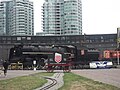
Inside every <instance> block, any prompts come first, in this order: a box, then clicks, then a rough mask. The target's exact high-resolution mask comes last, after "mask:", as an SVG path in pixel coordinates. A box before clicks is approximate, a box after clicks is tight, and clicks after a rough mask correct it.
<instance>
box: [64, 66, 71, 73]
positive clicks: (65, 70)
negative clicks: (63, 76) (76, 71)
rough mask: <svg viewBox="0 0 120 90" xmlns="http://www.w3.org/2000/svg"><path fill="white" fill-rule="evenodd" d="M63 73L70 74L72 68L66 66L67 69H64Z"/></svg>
mask: <svg viewBox="0 0 120 90" xmlns="http://www.w3.org/2000/svg"><path fill="white" fill-rule="evenodd" d="M63 71H64V72H70V71H71V69H70V67H69V66H66V67H65V68H64V69H63Z"/></svg>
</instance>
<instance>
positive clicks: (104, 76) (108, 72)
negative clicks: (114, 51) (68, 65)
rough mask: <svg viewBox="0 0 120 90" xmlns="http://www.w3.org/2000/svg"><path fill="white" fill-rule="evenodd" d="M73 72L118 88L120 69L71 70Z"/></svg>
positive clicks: (119, 85) (119, 84)
mask: <svg viewBox="0 0 120 90" xmlns="http://www.w3.org/2000/svg"><path fill="white" fill-rule="evenodd" d="M72 72H73V73H75V74H78V75H81V76H84V77H87V78H90V79H93V80H95V81H100V82H103V83H107V84H111V85H114V86H117V87H119V88H120V69H88V70H72Z"/></svg>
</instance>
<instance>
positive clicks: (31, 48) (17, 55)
mask: <svg viewBox="0 0 120 90" xmlns="http://www.w3.org/2000/svg"><path fill="white" fill-rule="evenodd" d="M74 54H75V47H74V46H71V45H67V46H65V45H56V46H55V45H52V46H47V45H45V46H42V45H15V46H14V47H13V48H11V49H10V55H9V62H10V63H11V65H13V66H14V64H16V67H18V66H19V64H22V68H23V69H33V68H34V67H35V68H37V69H43V68H44V69H46V70H47V71H49V72H50V71H53V70H54V69H58V68H59V69H63V70H65V71H70V66H71V65H72V63H73V62H74V60H75V56H74Z"/></svg>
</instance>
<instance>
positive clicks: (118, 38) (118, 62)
mask: <svg viewBox="0 0 120 90" xmlns="http://www.w3.org/2000/svg"><path fill="white" fill-rule="evenodd" d="M119 43H120V28H117V64H118V65H119V64H120V60H119Z"/></svg>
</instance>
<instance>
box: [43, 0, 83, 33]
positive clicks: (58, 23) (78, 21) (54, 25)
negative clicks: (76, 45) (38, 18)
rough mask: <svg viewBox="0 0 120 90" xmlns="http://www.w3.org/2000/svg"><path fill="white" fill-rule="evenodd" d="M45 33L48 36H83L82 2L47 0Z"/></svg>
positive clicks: (45, 3)
mask: <svg viewBox="0 0 120 90" xmlns="http://www.w3.org/2000/svg"><path fill="white" fill-rule="evenodd" d="M43 32H45V33H47V34H48V35H81V34H82V4H81V0H45V2H44V4H43Z"/></svg>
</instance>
